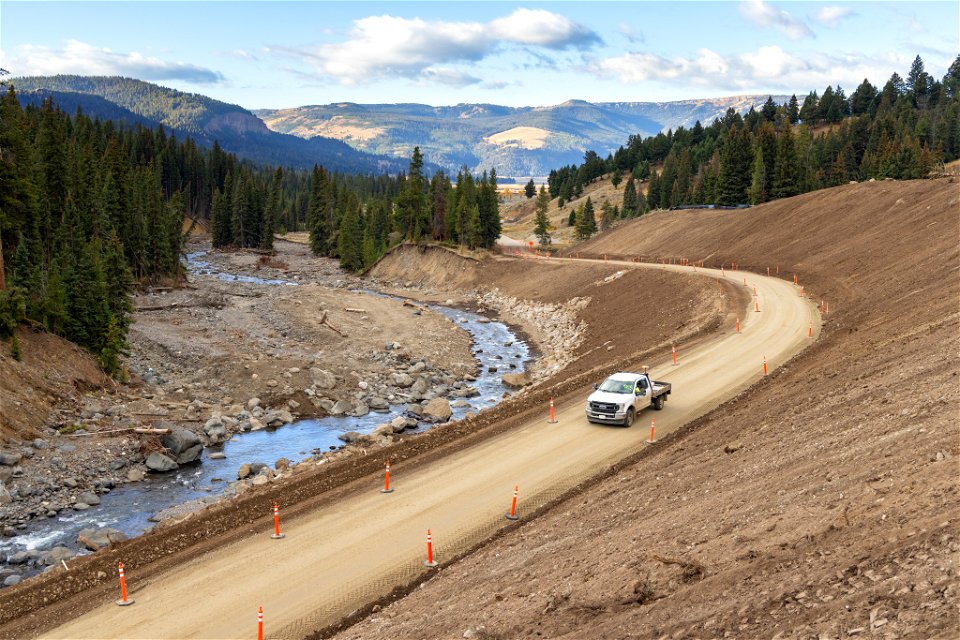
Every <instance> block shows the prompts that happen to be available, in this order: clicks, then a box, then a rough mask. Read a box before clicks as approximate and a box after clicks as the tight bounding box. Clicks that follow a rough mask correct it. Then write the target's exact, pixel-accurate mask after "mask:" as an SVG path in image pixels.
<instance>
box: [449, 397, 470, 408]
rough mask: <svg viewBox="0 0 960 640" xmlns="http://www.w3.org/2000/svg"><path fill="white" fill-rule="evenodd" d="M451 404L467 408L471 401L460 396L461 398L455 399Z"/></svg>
mask: <svg viewBox="0 0 960 640" xmlns="http://www.w3.org/2000/svg"><path fill="white" fill-rule="evenodd" d="M450 406H451V407H453V408H454V409H465V408H466V407H469V406H470V403H469V402H467V401H466V400H464V399H463V398H460V399H459V400H454V401H453V403H452V404H451V405H450Z"/></svg>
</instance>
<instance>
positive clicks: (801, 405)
mask: <svg viewBox="0 0 960 640" xmlns="http://www.w3.org/2000/svg"><path fill="white" fill-rule="evenodd" d="M958 196H960V192H958V189H957V183H956V182H953V181H950V180H937V181H914V182H906V183H898V182H883V183H868V184H857V185H848V186H843V187H839V188H836V189H830V190H824V191H819V192H815V193H811V194H806V195H804V196H800V197H797V198H791V199H788V200H783V201H780V202H774V203H770V204H767V205H763V206H760V207H756V208H753V209H750V210H747V211H736V212H726V211H724V212H717V211H691V212H661V213H656V214H652V215H649V216H645V217H644V218H642V219H640V220H638V221H634V222H631V223H629V224H626V225H624V226H622V227H619V228H617V229H615V230H614V231H612V232H610V233H608V234H604V235H602V236H600V237H599V238H596V239H595V240H592V241H591V242H589V243H587V244H586V245H584V246H582V247H580V248H579V251H580V252H581V255H584V254H591V255H594V256H602V255H603V254H604V253H606V254H608V255H609V256H611V257H613V256H614V255H619V256H625V257H626V256H629V257H632V256H643V257H645V258H648V259H651V260H656V261H659V260H660V259H665V258H670V257H686V258H688V259H690V260H697V259H704V260H706V263H707V265H708V266H710V265H716V266H719V265H720V264H721V263H725V264H726V265H727V268H729V265H730V263H731V261H735V262H736V263H737V266H738V268H748V269H753V270H756V271H758V272H762V273H766V268H767V267H768V266H769V267H770V268H771V271H772V272H774V273H775V270H776V267H777V265H779V267H780V273H781V276H782V277H785V278H792V275H793V273H794V272H796V273H797V274H798V277H799V282H800V284H801V285H804V286H805V287H806V292H807V293H809V294H812V295H815V296H817V297H818V298H819V297H820V296H821V295H822V296H823V297H824V298H825V299H826V301H828V302H829V305H830V311H829V314H828V316H827V318H826V324H825V326H824V330H823V332H822V334H821V337H820V340H819V341H818V343H817V344H816V345H815V346H813V347H812V348H810V349H808V350H807V351H805V352H803V354H801V355H800V356H798V357H797V358H796V359H794V360H793V361H792V362H790V363H788V364H787V366H785V367H784V368H782V369H781V370H779V371H778V372H777V373H776V374H775V375H772V376H770V377H768V378H767V379H765V380H764V381H763V383H761V384H760V385H758V386H756V387H754V388H753V389H752V390H750V391H749V392H747V393H745V394H743V395H741V396H740V397H738V398H736V399H734V400H733V401H731V402H728V403H727V404H726V405H724V406H722V407H720V408H719V409H717V410H716V411H714V412H712V413H711V414H710V415H708V416H706V417H705V418H703V419H701V420H699V421H697V423H695V424H693V425H690V426H689V427H688V428H687V429H685V430H684V431H683V432H681V433H679V434H677V436H676V437H673V438H671V439H668V440H666V441H663V442H661V443H660V444H659V445H657V448H656V449H654V450H653V451H652V452H650V453H649V454H648V455H645V456H642V457H641V459H640V460H638V461H637V462H636V464H633V465H631V466H628V467H627V468H625V469H623V470H622V471H620V472H618V473H616V474H613V475H611V476H610V477H608V478H607V479H605V480H603V481H601V482H599V483H597V484H596V485H595V486H594V487H593V488H591V489H589V490H587V491H586V492H584V493H582V494H580V495H577V496H576V497H574V498H571V499H569V500H568V501H566V502H565V503H563V504H561V505H559V506H558V507H556V508H555V509H553V510H552V511H551V512H549V513H547V514H545V515H544V516H543V517H541V518H539V519H537V520H536V521H534V522H531V523H528V524H526V525H524V526H521V527H520V528H519V529H517V530H514V531H511V532H509V533H506V534H505V535H503V536H502V537H500V538H499V539H498V540H496V541H495V542H494V543H491V544H489V545H487V546H485V547H484V548H482V549H481V550H479V551H478V552H477V553H475V554H474V555H472V556H471V557H469V558H467V559H465V560H463V561H462V562H460V563H458V564H457V565H456V566H452V567H450V568H448V569H447V570H445V571H444V572H443V573H442V574H440V575H437V576H435V577H434V578H433V579H432V580H430V581H429V582H427V583H426V584H425V585H423V587H422V588H420V589H417V590H416V591H415V592H413V593H412V594H411V595H409V596H407V597H406V598H404V599H402V600H400V601H398V602H396V603H394V604H392V605H390V606H387V607H385V608H383V610H382V611H379V612H377V613H375V614H373V615H371V616H370V617H369V618H367V619H365V620H364V621H362V622H361V623H360V624H358V625H356V626H355V627H353V628H350V629H348V630H346V631H344V632H342V633H341V634H340V635H339V636H338V637H342V638H364V639H365V640H369V639H376V638H427V637H431V638H432V637H437V638H439V637H459V636H460V635H463V636H464V637H475V638H484V637H486V638H501V637H502V638H516V637H551V638H585V637H589V638H623V637H643V638H688V637H701V638H712V637H740V638H761V637H781V638H817V637H820V638H847V637H860V636H867V635H869V636H870V637H884V638H900V637H924V638H927V637H954V636H955V635H956V634H957V632H958V622H957V618H956V610H957V605H958V601H960V596H958V590H957V586H956V583H957V575H956V572H957V563H956V559H957V553H958V551H960V516H958V513H960V511H958V507H960V499H958V493H957V491H958V490H957V455H958V454H960V445H958V442H960V440H958V437H957V436H958V424H957V420H956V418H957V415H958V408H960V378H958V373H960V361H958V357H957V353H956V340H957V335H958V330H960V321H958V315H960V314H958V308H957V300H958V299H960V278H958V270H960V257H958V243H957V237H958V233H957V232H958V224H957V211H958V203H960V202H958ZM441 603H442V606H441Z"/></svg>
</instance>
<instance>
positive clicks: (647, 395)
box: [587, 372, 670, 427]
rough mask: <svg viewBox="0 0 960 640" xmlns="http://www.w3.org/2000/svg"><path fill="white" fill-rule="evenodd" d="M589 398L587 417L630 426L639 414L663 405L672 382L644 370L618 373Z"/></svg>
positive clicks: (595, 386)
mask: <svg viewBox="0 0 960 640" xmlns="http://www.w3.org/2000/svg"><path fill="white" fill-rule="evenodd" d="M593 388H594V389H596V391H594V392H593V393H591V394H590V397H589V398H587V420H589V421H590V422H601V423H603V424H619V425H623V426H624V427H629V426H630V425H632V424H633V420H634V418H636V417H637V414H638V413H640V412H641V411H643V410H644V409H646V408H647V407H651V406H652V407H653V408H654V409H656V410H658V411H659V410H660V409H663V403H664V402H666V401H667V396H669V395H670V383H669V382H661V381H659V380H652V379H651V378H650V376H649V375H647V373H646V372H644V373H615V374H613V375H612V376H610V377H609V378H607V379H606V380H604V381H603V383H602V384H595V385H593Z"/></svg>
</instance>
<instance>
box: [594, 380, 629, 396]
mask: <svg viewBox="0 0 960 640" xmlns="http://www.w3.org/2000/svg"><path fill="white" fill-rule="evenodd" d="M600 391H606V392H608V393H633V383H632V382H630V381H627V380H613V379H611V378H607V379H606V380H604V381H603V384H601V385H600Z"/></svg>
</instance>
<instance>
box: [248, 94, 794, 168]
mask: <svg viewBox="0 0 960 640" xmlns="http://www.w3.org/2000/svg"><path fill="white" fill-rule="evenodd" d="M768 97H773V99H774V100H775V101H777V102H784V101H786V100H787V99H788V98H789V96H768V95H759V94H757V95H753V94H745V95H737V96H726V97H720V98H694V99H687V100H675V101H666V102H642V101H617V102H589V101H587V100H581V99H570V100H566V101H564V102H562V103H560V104H556V105H546V106H525V107H508V106H503V105H495V104H489V103H458V104H455V105H440V106H434V105H427V104H419V103H382V104H374V103H355V102H335V103H329V104H313V105H304V106H300V107H286V108H281V109H255V110H253V113H254V114H256V115H257V116H259V117H260V118H261V119H263V121H264V122H265V123H266V125H267V126H268V127H270V128H271V129H272V130H275V131H280V132H283V133H288V134H291V135H297V136H302V137H307V136H311V135H325V136H328V137H332V138H335V139H338V140H342V141H343V142H346V143H347V144H349V145H351V146H352V147H354V148H356V149H360V150H363V151H367V152H370V153H380V154H385V155H398V156H409V154H410V152H411V151H412V149H413V147H414V146H419V147H420V149H421V151H422V152H423V153H424V155H425V156H426V157H427V158H429V159H430V160H432V161H434V162H436V163H437V164H439V165H441V166H443V167H445V168H446V169H447V170H448V171H452V172H456V171H457V169H459V168H460V167H462V166H466V167H468V168H469V169H470V170H471V171H474V172H479V171H482V170H485V169H490V168H492V167H493V168H496V169H497V173H498V174H499V175H503V176H530V175H546V173H548V172H549V171H550V169H554V168H557V167H559V166H564V165H568V164H573V163H579V162H580V161H581V160H582V158H583V154H584V152H585V151H586V150H588V149H589V150H593V151H596V152H597V153H599V154H601V155H606V154H607V153H612V152H613V151H615V150H616V149H617V148H618V147H620V146H621V145H623V144H625V143H626V141H627V139H628V138H629V136H630V135H640V136H650V135H656V134H657V133H659V132H661V131H666V130H668V129H676V128H678V127H680V126H684V127H688V128H689V127H692V126H693V125H694V124H695V123H696V122H697V121H698V120H699V121H700V122H701V124H703V125H705V126H706V125H709V124H710V123H712V122H713V121H714V120H715V119H716V118H719V117H721V116H723V114H724V113H725V112H726V111H727V109H728V108H733V109H735V110H737V111H739V112H740V113H746V112H747V111H749V110H750V108H751V107H755V108H759V107H760V106H761V105H762V104H763V103H764V102H765V101H766V100H767V98H768ZM525 128H529V129H537V130H541V131H546V132H547V134H546V135H543V134H541V133H537V134H536V135H537V137H538V138H539V139H538V141H537V143H536V146H535V147H534V146H532V144H524V143H523V142H522V141H521V143H520V144H512V142H513V138H511V137H510V136H509V135H505V134H509V133H510V132H511V131H514V130H517V129H525ZM499 140H507V141H508V142H507V143H500V142H498V141H499Z"/></svg>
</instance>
